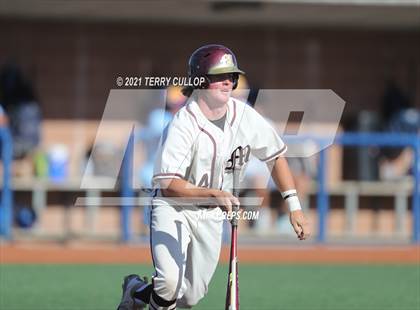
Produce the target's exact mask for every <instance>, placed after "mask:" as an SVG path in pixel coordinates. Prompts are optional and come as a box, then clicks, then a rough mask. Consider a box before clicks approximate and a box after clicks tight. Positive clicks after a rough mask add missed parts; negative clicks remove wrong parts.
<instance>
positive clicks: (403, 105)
mask: <svg viewBox="0 0 420 310" xmlns="http://www.w3.org/2000/svg"><path fill="white" fill-rule="evenodd" d="M381 114H382V115H381V116H382V123H383V130H384V131H386V132H391V133H406V134H418V133H420V110H419V109H417V108H415V107H414V105H413V104H412V102H411V101H410V98H409V96H408V95H407V94H405V93H404V91H403V90H402V89H401V87H399V86H398V84H397V82H396V81H394V80H389V81H388V82H387V84H386V88H385V93H384V95H383V98H382V111H381ZM381 155H382V156H381V157H382V158H381V160H380V163H379V164H380V165H379V175H380V178H381V179H382V180H398V179H402V178H404V177H406V176H407V175H410V174H412V172H411V167H412V164H413V151H412V149H411V148H410V147H405V148H398V147H397V148H395V147H392V148H385V149H383V150H382V154H381Z"/></svg>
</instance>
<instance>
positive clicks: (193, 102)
mask: <svg viewBox="0 0 420 310" xmlns="http://www.w3.org/2000/svg"><path fill="white" fill-rule="evenodd" d="M188 66H189V72H188V73H189V77H192V78H194V77H205V80H206V83H205V85H200V87H199V88H198V89H193V88H192V87H186V88H184V89H183V93H184V95H186V96H188V97H189V100H188V101H187V103H186V104H185V106H184V107H182V108H181V109H180V110H179V111H178V113H177V114H176V115H175V116H174V119H173V120H172V122H171V123H170V124H169V126H168V127H167V129H166V130H165V131H164V133H163V135H162V139H161V144H160V149H159V151H158V156H157V158H156V162H155V167H154V177H153V184H154V188H155V196H154V198H153V200H152V204H153V206H152V211H151V225H150V246H151V252H152V258H153V265H154V268H155V273H154V275H153V277H152V283H151V284H148V283H146V281H144V280H143V279H141V278H140V277H139V276H138V275H134V274H133V275H129V276H126V277H125V278H124V283H123V295H122V299H121V302H120V304H119V306H118V309H119V310H123V309H130V310H131V309H144V308H145V307H146V306H147V304H149V309H153V310H160V309H176V308H191V307H192V306H194V305H196V304H197V303H198V302H199V301H200V299H202V298H203V297H204V296H205V295H206V293H207V289H208V285H209V282H210V280H211V278H212V276H213V273H214V271H215V269H216V265H217V262H218V259H219V254H220V249H221V246H222V226H223V219H222V218H221V217H220V216H218V215H217V214H220V212H219V211H220V209H219V210H218V208H222V209H223V210H225V211H231V210H232V205H233V204H238V205H239V201H238V198H237V197H234V196H233V195H232V194H231V193H232V183H233V173H234V171H235V170H236V171H240V177H239V178H240V179H241V177H242V175H243V172H244V169H245V167H246V165H247V162H248V161H249V158H250V155H251V154H252V155H253V156H255V157H257V158H258V159H259V160H261V161H264V162H266V163H267V165H268V166H269V167H270V169H272V172H271V174H272V177H273V179H274V181H275V183H276V185H277V187H278V189H279V190H280V191H281V193H282V195H283V198H284V199H285V200H286V202H287V203H288V205H289V208H290V221H291V224H292V226H293V228H294V230H295V232H296V234H297V236H298V238H299V239H300V240H304V239H306V238H307V237H308V236H309V228H308V224H307V221H306V219H305V217H304V214H303V212H302V210H301V206H300V203H299V200H298V198H297V193H296V190H295V186H294V183H293V178H292V175H291V174H290V171H289V168H288V165H287V161H286V159H285V158H284V157H283V155H284V154H285V152H286V149H287V147H286V146H285V144H284V143H283V141H282V140H281V138H280V137H279V136H278V135H277V133H276V131H275V129H274V128H273V127H272V126H271V125H270V124H269V123H268V122H266V121H265V119H264V118H263V117H262V116H261V115H259V114H258V113H257V112H256V111H255V110H254V109H253V108H252V107H250V106H248V105H247V104H245V103H244V102H241V101H239V100H237V99H234V98H232V97H231V92H232V90H233V89H235V88H236V86H237V82H238V76H239V75H240V74H244V72H243V71H241V70H240V69H239V68H238V65H237V62H236V58H235V55H234V54H233V53H232V51H230V50H229V49H228V48H226V47H224V46H222V45H206V46H203V47H201V48H199V49H197V50H196V51H195V52H194V53H193V54H192V55H191V57H190V60H189V64H188ZM203 199H208V200H209V203H204V204H203V203H201V202H202V200H203ZM195 201H199V202H197V203H194V202H195ZM203 212H204V213H205V214H206V216H203Z"/></svg>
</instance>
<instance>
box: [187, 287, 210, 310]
mask: <svg viewBox="0 0 420 310" xmlns="http://www.w3.org/2000/svg"><path fill="white" fill-rule="evenodd" d="M205 295H206V291H202V292H197V291H195V292H194V293H191V292H186V293H185V294H184V296H182V298H181V304H182V305H183V307H185V308H191V307H194V306H195V305H196V304H198V302H199V301H200V300H201V299H202V298H203V297H204V296H205Z"/></svg>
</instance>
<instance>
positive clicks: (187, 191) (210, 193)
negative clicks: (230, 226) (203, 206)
mask: <svg viewBox="0 0 420 310" xmlns="http://www.w3.org/2000/svg"><path fill="white" fill-rule="evenodd" d="M159 184H160V188H161V192H162V194H163V196H164V197H171V198H172V197H173V198H180V199H182V198H186V200H188V201H191V200H192V201H194V198H209V199H211V200H214V201H215V203H216V204H215V206H216V205H217V206H219V207H221V208H222V209H223V210H225V211H228V212H229V211H232V204H236V205H239V200H238V198H236V197H235V196H233V195H232V194H231V193H229V192H225V191H221V190H218V189H215V188H203V187H198V186H195V185H193V184H191V183H189V182H187V181H185V180H183V179H174V178H171V179H160V180H159Z"/></svg>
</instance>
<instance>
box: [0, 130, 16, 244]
mask: <svg viewBox="0 0 420 310" xmlns="http://www.w3.org/2000/svg"><path fill="white" fill-rule="evenodd" d="M0 142H1V159H2V161H3V188H2V191H1V204H0V236H1V235H3V236H4V238H5V239H11V238H12V219H13V216H12V215H13V208H12V189H11V166H12V159H13V144H12V137H11V134H10V131H9V129H8V128H6V127H3V128H0Z"/></svg>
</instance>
